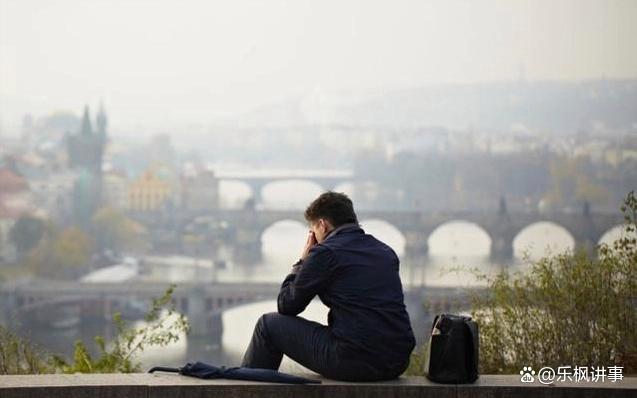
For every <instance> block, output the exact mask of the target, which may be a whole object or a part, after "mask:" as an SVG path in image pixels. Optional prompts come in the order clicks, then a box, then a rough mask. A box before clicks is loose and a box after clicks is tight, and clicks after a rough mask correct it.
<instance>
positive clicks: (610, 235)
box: [597, 224, 637, 246]
mask: <svg viewBox="0 0 637 398" xmlns="http://www.w3.org/2000/svg"><path fill="white" fill-rule="evenodd" d="M625 234H626V227H625V225H624V224H618V225H615V226H614V227H612V228H610V229H609V230H608V231H606V232H604V233H603V234H602V236H601V237H600V238H599V241H598V242H597V243H606V244H608V245H609V246H612V245H613V242H614V241H615V240H617V239H620V238H621V237H622V236H625ZM631 236H632V237H633V238H634V237H637V233H635V231H633V232H632V233H631Z"/></svg>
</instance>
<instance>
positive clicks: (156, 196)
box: [128, 169, 173, 212]
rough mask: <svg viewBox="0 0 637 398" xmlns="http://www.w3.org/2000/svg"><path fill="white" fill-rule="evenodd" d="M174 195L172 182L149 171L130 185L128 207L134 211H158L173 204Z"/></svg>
mask: <svg viewBox="0 0 637 398" xmlns="http://www.w3.org/2000/svg"><path fill="white" fill-rule="evenodd" d="M172 195H173V189H172V185H171V184H170V182H169V181H167V180H166V179H164V178H161V177H160V175H159V174H158V173H156V172H154V171H153V170H152V169H148V170H146V171H145V172H144V173H143V174H142V175H141V176H140V177H139V178H137V179H136V180H135V181H133V182H132V183H131V184H130V185H129V187H128V207H129V209H130V210H132V211H140V212H152V211H158V210H161V209H162V207H163V206H165V205H169V204H170V203H171V202H172V200H171V199H172Z"/></svg>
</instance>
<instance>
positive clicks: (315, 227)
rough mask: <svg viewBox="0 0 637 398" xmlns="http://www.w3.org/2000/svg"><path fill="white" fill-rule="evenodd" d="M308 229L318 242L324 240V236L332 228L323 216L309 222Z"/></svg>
mask: <svg viewBox="0 0 637 398" xmlns="http://www.w3.org/2000/svg"><path fill="white" fill-rule="evenodd" d="M310 229H311V230H312V232H314V236H315V237H316V241H317V242H319V243H320V242H323V240H325V236H326V235H327V234H328V233H329V232H330V231H331V230H332V229H334V228H333V227H332V224H330V222H329V221H327V220H326V219H324V218H319V219H318V220H315V221H312V222H310Z"/></svg>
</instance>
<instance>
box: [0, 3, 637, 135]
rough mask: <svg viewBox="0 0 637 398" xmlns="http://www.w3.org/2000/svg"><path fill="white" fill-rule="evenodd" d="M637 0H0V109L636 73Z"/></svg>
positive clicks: (156, 114) (224, 99) (204, 105)
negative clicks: (100, 101) (379, 0)
mask: <svg viewBox="0 0 637 398" xmlns="http://www.w3.org/2000/svg"><path fill="white" fill-rule="evenodd" d="M635 21H637V1H634V0H624V1H610V0H599V1H589V0H544V1H542V0H531V1H516V0H502V1H497V0H487V1H477V0H468V1H459V0H443V1H424V0H421V1H384V2H372V1H344V0H341V1H333V2H332V1H325V0H321V1H316V2H314V1H300V0H293V1H266V0H262V1H245V0H230V1H187V0H183V1H176V0H174V1H163V0H149V1H136V0H108V1H106V0H105V1H95V0H55V1H34V0H16V1H9V0H0V119H1V121H2V123H3V125H4V127H5V131H6V130H7V127H9V128H11V127H13V126H15V125H17V124H18V123H19V121H20V118H21V116H22V114H23V113H25V112H31V113H33V114H34V115H35V116H40V115H42V114H46V113H48V112H51V111H54V110H58V109H70V110H73V111H77V112H79V111H80V110H81V108H82V106H83V104H84V103H89V104H90V105H91V106H92V107H93V108H95V106H96V105H97V103H98V102H99V100H100V98H103V99H104V102H105V104H106V106H107V109H108V111H109V113H110V115H111V120H112V121H113V126H114V127H115V128H118V127H126V128H130V127H132V126H162V125H163V126H177V125H180V124H184V123H187V122H194V123H208V122H209V121H211V120H213V119H215V118H218V117H221V116H224V115H233V114H237V113H241V112H244V111H248V110H250V109H251V108H254V107H255V106H258V105H260V104H266V103H270V102H275V101H277V100H281V99H284V98H287V97H289V96H292V95H298V94H304V93H309V92H316V90H319V91H322V92H323V91H325V92H334V91H336V90H349V91H351V90H354V91H357V90H361V91H368V90H385V89H392V88H402V87H411V86H419V85H425V84H429V83H439V82H479V81H492V80H511V79H517V78H518V76H519V75H520V73H521V71H523V73H524V74H525V76H526V78H527V79H530V80H538V79H585V78H598V77H608V78H616V77H617V78H625V77H629V78H635V77H637V40H636V39H635V38H637V23H635Z"/></svg>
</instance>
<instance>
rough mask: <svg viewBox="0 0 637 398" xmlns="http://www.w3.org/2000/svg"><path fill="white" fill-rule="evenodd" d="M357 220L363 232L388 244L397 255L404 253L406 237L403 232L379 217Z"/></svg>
mask: <svg viewBox="0 0 637 398" xmlns="http://www.w3.org/2000/svg"><path fill="white" fill-rule="evenodd" d="M359 222H360V225H361V228H363V230H364V231H365V233H367V234H370V235H373V236H374V237H375V238H377V239H379V240H381V241H383V242H385V243H386V244H388V245H389V246H390V247H391V248H392V249H394V251H395V252H396V254H397V255H398V256H402V255H404V254H405V248H406V246H407V239H406V237H405V234H404V233H403V232H402V231H401V230H399V229H398V228H396V227H395V226H394V225H393V224H391V223H389V222H387V221H385V220H382V219H379V218H369V219H365V220H359Z"/></svg>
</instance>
